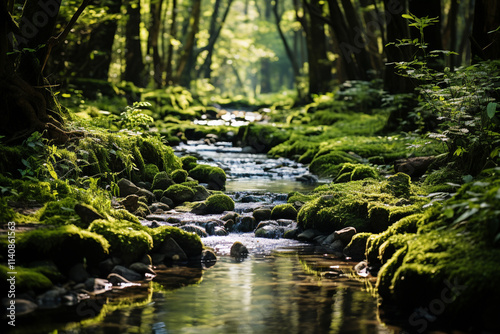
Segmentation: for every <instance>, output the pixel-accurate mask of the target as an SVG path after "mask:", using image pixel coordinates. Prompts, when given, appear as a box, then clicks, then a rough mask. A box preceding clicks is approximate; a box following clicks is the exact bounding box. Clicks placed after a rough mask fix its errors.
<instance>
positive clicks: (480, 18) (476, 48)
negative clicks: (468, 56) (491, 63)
mask: <svg viewBox="0 0 500 334" xmlns="http://www.w3.org/2000/svg"><path fill="white" fill-rule="evenodd" d="M499 28H500V2H499V1H495V0H476V5H475V10H474V26H473V30H472V56H473V57H476V59H474V60H477V59H482V60H486V59H499V58H500V29H499Z"/></svg>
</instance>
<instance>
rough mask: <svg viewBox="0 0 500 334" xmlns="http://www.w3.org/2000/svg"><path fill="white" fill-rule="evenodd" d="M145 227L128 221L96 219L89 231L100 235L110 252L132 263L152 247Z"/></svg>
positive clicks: (151, 241) (151, 240)
mask: <svg viewBox="0 0 500 334" xmlns="http://www.w3.org/2000/svg"><path fill="white" fill-rule="evenodd" d="M146 229H147V228H146V227H143V226H142V225H141V224H135V223H132V222H128V221H120V220H115V221H109V220H104V219H101V220H96V221H94V222H93V223H92V224H91V225H90V226H89V230H90V231H91V232H94V233H97V234H99V235H102V236H103V237H104V238H105V239H106V240H107V241H108V242H109V245H110V254H111V255H113V256H116V257H119V258H120V259H122V260H123V261H124V262H125V263H132V262H135V261H138V260H139V259H141V258H142V257H143V256H144V255H146V254H147V253H148V252H149V251H150V250H151V249H152V248H153V239H152V238H151V236H150V235H149V234H148V233H147V232H146Z"/></svg>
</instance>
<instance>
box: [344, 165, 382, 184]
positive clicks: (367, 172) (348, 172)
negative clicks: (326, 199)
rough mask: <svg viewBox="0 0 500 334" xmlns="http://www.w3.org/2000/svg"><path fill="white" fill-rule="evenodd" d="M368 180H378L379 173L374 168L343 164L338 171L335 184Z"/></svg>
mask: <svg viewBox="0 0 500 334" xmlns="http://www.w3.org/2000/svg"><path fill="white" fill-rule="evenodd" d="M368 178H372V179H378V178H379V173H378V171H377V169H376V168H374V167H372V166H368V165H363V164H352V163H345V164H342V168H341V169H340V171H339V174H338V176H337V177H336V179H335V182H349V181H357V180H364V179H368Z"/></svg>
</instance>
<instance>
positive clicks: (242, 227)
mask: <svg viewBox="0 0 500 334" xmlns="http://www.w3.org/2000/svg"><path fill="white" fill-rule="evenodd" d="M255 227H257V222H256V221H255V218H254V217H252V216H243V217H241V221H240V223H239V224H238V230H239V231H241V232H252V231H253V230H255Z"/></svg>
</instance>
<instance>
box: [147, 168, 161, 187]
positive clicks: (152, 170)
mask: <svg viewBox="0 0 500 334" xmlns="http://www.w3.org/2000/svg"><path fill="white" fill-rule="evenodd" d="M159 172H160V170H159V169H158V166H156V165H155V164H147V165H145V167H144V181H147V182H151V183H152V182H153V180H154V178H155V175H156V174H158V173H159Z"/></svg>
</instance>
